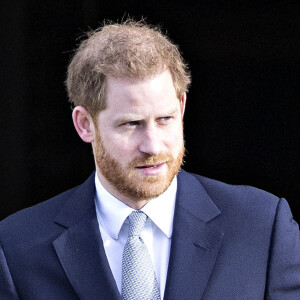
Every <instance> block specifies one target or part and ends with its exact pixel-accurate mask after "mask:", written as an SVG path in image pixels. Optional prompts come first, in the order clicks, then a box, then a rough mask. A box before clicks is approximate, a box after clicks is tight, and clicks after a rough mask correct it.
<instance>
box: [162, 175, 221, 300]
mask: <svg viewBox="0 0 300 300" xmlns="http://www.w3.org/2000/svg"><path fill="white" fill-rule="evenodd" d="M219 214H220V211H219V210H218V208H217V207H216V206H215V204H214V203H213V202H212V200H211V199H210V197H209V196H208V194H207V193H206V191H205V190H204V188H203V187H202V185H201V184H200V183H199V181H198V180H197V179H196V178H195V177H194V176H192V175H190V174H188V173H186V172H184V171H181V172H180V173H179V176H178V191H177V200H176V208H175V216H174V228H173V234H172V245H171V253H170V260H169V268H168V276H167V283H166V289H165V297H164V299H166V300H167V299H182V300H183V299H189V300H192V299H201V297H202V295H203V292H204V290H205V287H206V285H207V282H208V280H209V277H210V274H211V272H212V269H213V266H214V263H215V260H216V258H217V254H218V251H219V247H220V245H221V241H222V238H223V233H222V232H220V231H217V230H215V229H214V228H212V227H210V226H209V225H208V224H207V222H208V221H211V220H212V219H213V218H215V217H217V216H218V215H219Z"/></svg>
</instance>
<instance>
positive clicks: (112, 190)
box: [97, 170, 150, 210]
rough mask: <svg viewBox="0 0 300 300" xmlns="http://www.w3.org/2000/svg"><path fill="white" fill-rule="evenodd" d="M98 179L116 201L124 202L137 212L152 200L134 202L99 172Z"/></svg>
mask: <svg viewBox="0 0 300 300" xmlns="http://www.w3.org/2000/svg"><path fill="white" fill-rule="evenodd" d="M97 177H98V179H99V181H100V182H101V184H102V185H103V187H104V188H105V189H106V190H107V191H108V192H109V193H110V194H111V195H113V196H114V197H115V198H116V199H118V200H119V201H121V202H123V203H124V204H126V205H127V206H129V207H131V208H133V209H135V210H140V209H141V208H143V207H144V206H145V205H146V204H147V203H148V202H149V201H150V200H149V199H140V200H138V201H137V200H133V199H131V198H130V197H127V196H125V195H123V194H122V193H120V192H119V191H118V190H117V189H115V188H114V187H113V186H112V185H111V184H110V183H109V182H108V181H107V179H106V178H105V177H104V176H103V175H102V174H101V172H99V171H98V170H97Z"/></svg>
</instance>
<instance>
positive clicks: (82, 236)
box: [53, 174, 120, 300]
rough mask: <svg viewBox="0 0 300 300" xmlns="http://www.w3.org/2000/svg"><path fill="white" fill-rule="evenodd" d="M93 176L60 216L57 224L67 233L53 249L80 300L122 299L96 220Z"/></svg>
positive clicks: (55, 242) (74, 195)
mask: <svg viewBox="0 0 300 300" xmlns="http://www.w3.org/2000/svg"><path fill="white" fill-rule="evenodd" d="M94 176H95V175H94V174H93V175H92V176H91V177H90V178H89V179H88V180H87V182H86V183H84V184H83V185H82V186H81V187H79V188H78V190H76V191H75V192H74V193H73V194H72V195H71V197H70V200H69V201H68V202H67V203H66V205H65V207H64V208H63V209H62V211H61V212H60V214H59V215H58V216H57V218H56V220H55V222H56V223H57V224H59V225H61V226H64V227H66V230H65V231H64V232H63V234H62V235H60V236H59V237H58V238H57V239H56V240H55V241H54V242H53V245H54V247H55V250H56V253H57V255H58V257H59V260H60V262H61V264H62V267H63V269H64V271H65V273H66V275H67V276H68V278H69V280H70V282H71V284H72V286H73V288H74V290H75V291H76V292H77V294H78V296H79V298H80V299H88V300H92V299H120V294H119V291H118V289H117V286H116V283H115V281H114V278H113V275H112V272H111V270H110V267H109V264H108V261H107V258H106V254H105V250H104V247H103V243H102V239H101V235H100V231H99V226H98V221H97V217H96V211H95V205H94V195H95V187H94Z"/></svg>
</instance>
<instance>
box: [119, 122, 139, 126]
mask: <svg viewBox="0 0 300 300" xmlns="http://www.w3.org/2000/svg"><path fill="white" fill-rule="evenodd" d="M139 124H140V123H139V121H129V122H126V123H123V124H122V125H123V126H129V127H133V126H137V125H139Z"/></svg>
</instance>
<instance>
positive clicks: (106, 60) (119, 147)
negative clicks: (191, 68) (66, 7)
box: [67, 22, 190, 208]
mask: <svg viewBox="0 0 300 300" xmlns="http://www.w3.org/2000/svg"><path fill="white" fill-rule="evenodd" d="M189 83H190V78H189V76H188V73H187V68H186V65H185V64H184V63H183V61H182V58H181V56H180V53H179V51H178V48H177V47H176V46H175V45H173V44H172V43H171V42H170V41H169V40H168V39H167V38H166V37H165V36H163V35H162V34H161V33H160V32H159V31H158V30H156V29H151V28H149V27H148V26H147V25H145V24H141V23H133V22H126V23H125V24H121V25H108V26H104V27H103V28H102V29H101V30H100V31H96V32H95V33H94V34H93V35H92V36H91V37H90V38H89V39H88V40H87V41H85V42H83V43H82V45H81V46H80V47H79V50H78V51H77V53H76V54H75V56H74V58H73V60H72V62H71V64H70V67H69V72H68V79H67V85H68V91H69V96H70V100H71V101H73V102H74V104H75V105H76V107H75V108H74V111H73V122H74V125H75V128H76V130H77V132H78V134H79V135H80V137H81V138H82V140H83V141H85V142H89V143H92V147H93V152H94V158H95V162H96V169H97V175H98V177H99V179H100V181H101V183H102V184H103V185H104V187H105V188H106V189H107V190H108V191H109V192H110V193H111V194H113V195H114V196H115V197H117V198H118V199H119V200H121V201H123V202H125V203H127V204H128V205H130V206H132V207H135V208H140V207H142V206H143V205H144V204H145V203H146V202H147V201H148V200H149V199H151V198H154V197H157V196H158V195H160V194H161V193H163V192H164V191H165V190H166V189H167V188H168V186H169V185H170V183H171V181H172V180H173V178H174V176H175V175H176V174H177V172H178V171H179V168H180V166H181V164H182V159H183V155H184V141H183V126H182V118H183V113H184V109H185V103H186V90H187V87H188V85H189Z"/></svg>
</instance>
